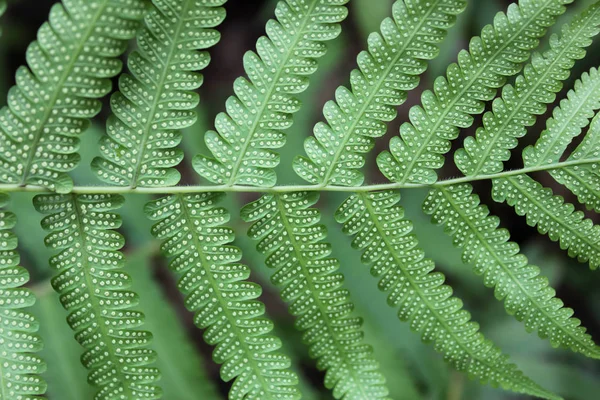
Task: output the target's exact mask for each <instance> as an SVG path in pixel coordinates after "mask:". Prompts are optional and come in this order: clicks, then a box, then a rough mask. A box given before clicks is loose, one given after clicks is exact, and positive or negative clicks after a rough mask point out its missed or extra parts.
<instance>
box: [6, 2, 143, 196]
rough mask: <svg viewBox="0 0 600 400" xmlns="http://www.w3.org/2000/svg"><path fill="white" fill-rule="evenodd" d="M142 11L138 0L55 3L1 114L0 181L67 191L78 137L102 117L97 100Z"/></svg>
mask: <svg viewBox="0 0 600 400" xmlns="http://www.w3.org/2000/svg"><path fill="white" fill-rule="evenodd" d="M143 12H144V4H143V2H142V1H140V0H90V1H88V0H85V1H84V0H71V1H65V3H64V5H62V4H55V5H54V7H52V9H51V11H50V19H49V22H48V23H45V24H44V25H42V27H41V28H40V30H39V32H38V40H37V41H34V42H33V43H32V44H31V45H30V46H29V48H28V49H27V61H28V65H29V68H27V67H24V66H23V67H21V68H19V69H18V70H17V73H16V85H15V86H13V87H12V88H11V90H10V92H9V95H8V105H7V106H5V107H4V108H3V109H2V110H0V181H2V182H4V183H13V184H23V185H25V184H31V185H38V186H44V187H47V188H50V189H53V190H56V191H58V192H68V191H69V190H71V188H72V186H73V181H72V179H71V178H70V177H69V176H68V175H67V172H68V171H70V170H72V169H73V168H75V166H76V165H77V164H78V162H79V155H78V154H77V150H78V148H79V138H78V136H79V135H80V134H81V133H82V132H83V131H84V130H85V129H86V128H87V126H88V125H89V119H90V118H92V117H93V116H95V115H96V114H97V113H98V112H99V111H100V106H101V104H100V102H99V101H98V100H96V99H98V98H100V97H102V96H104V95H106V94H107V93H109V92H110V90H111V82H110V78H112V77H114V76H115V75H117V74H118V73H119V72H120V71H121V61H120V60H118V59H117V57H118V56H120V55H121V54H122V53H123V51H124V50H125V48H126V43H125V41H126V40H128V39H130V38H132V37H133V36H134V35H135V32H136V29H137V27H138V20H139V19H140V18H141V17H142V15H143Z"/></svg>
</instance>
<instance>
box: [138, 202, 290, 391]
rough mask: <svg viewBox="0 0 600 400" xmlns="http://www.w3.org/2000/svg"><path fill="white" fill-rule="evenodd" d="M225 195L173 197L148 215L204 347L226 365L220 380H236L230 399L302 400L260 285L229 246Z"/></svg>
mask: <svg viewBox="0 0 600 400" xmlns="http://www.w3.org/2000/svg"><path fill="white" fill-rule="evenodd" d="M221 197H222V193H202V194H197V195H194V194H189V195H173V196H167V197H163V198H161V199H158V200H155V201H153V202H150V203H148V205H147V207H146V212H147V214H148V215H149V216H150V218H152V219H155V220H158V221H159V222H157V223H156V224H155V225H154V227H153V229H152V233H153V234H154V235H155V236H156V237H157V238H159V239H163V240H164V242H163V245H162V250H163V253H164V254H165V255H166V256H168V257H172V261H171V262H170V267H171V269H172V270H174V271H175V272H177V273H179V274H180V276H181V278H180V280H179V283H178V287H179V290H180V291H181V292H182V293H183V294H184V295H185V296H186V298H185V305H186V307H187V308H188V309H189V310H191V311H194V312H195V317H194V322H195V324H196V325H197V326H198V327H199V328H202V329H206V331H205V332H204V340H205V341H206V342H207V343H208V344H210V345H214V346H216V347H215V350H214V352H213V359H214V360H215V361H216V362H217V363H219V364H223V366H222V368H221V377H222V379H223V380H225V381H230V380H232V379H234V378H235V381H234V383H233V385H232V387H231V391H230V393H229V398H230V399H232V400H251V399H253V400H263V399H298V398H300V393H299V392H298V390H297V388H296V383H297V380H298V379H297V377H296V375H295V374H294V373H293V372H291V371H290V370H289V367H290V360H289V358H288V357H286V356H284V355H282V354H280V353H278V352H277V350H278V349H279V348H280V347H281V341H280V340H279V339H278V338H276V337H275V336H273V335H272V334H271V333H270V332H271V331H272V330H273V324H272V323H271V321H269V320H268V319H267V318H265V317H264V313H265V310H264V305H263V303H261V302H260V301H258V300H256V299H257V298H258V296H260V294H261V288H260V286H259V285H257V284H255V283H252V282H248V281H247V279H248V277H249V276H250V269H249V268H248V267H246V266H245V265H242V264H239V263H238V261H239V260H240V259H241V251H240V250H239V249H238V248H237V247H234V246H231V245H230V244H229V243H231V241H232V240H233V237H234V232H233V230H232V229H230V228H227V227H224V226H223V223H225V222H227V221H228V220H229V213H228V212H227V210H225V209H224V208H221V207H218V203H219V200H220V198H221Z"/></svg>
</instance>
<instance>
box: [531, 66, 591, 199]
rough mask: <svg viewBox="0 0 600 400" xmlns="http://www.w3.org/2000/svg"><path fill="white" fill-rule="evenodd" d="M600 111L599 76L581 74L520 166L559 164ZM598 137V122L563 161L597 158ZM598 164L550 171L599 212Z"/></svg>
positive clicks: (564, 167)
mask: <svg viewBox="0 0 600 400" xmlns="http://www.w3.org/2000/svg"><path fill="white" fill-rule="evenodd" d="M598 109H600V73H599V72H598V70H597V69H595V68H592V69H591V70H590V71H589V73H583V75H582V76H581V79H578V80H577V81H576V82H575V85H574V88H573V89H572V90H570V91H569V92H568V93H567V98H565V99H563V100H562V101H561V102H560V106H559V107H556V108H555V109H554V112H553V117H552V118H549V119H548V121H547V122H546V124H547V127H546V129H545V130H544V131H543V132H542V134H541V135H540V138H539V139H538V141H537V142H536V143H535V145H533V146H529V147H526V148H525V149H524V150H523V163H524V165H525V166H526V167H532V166H538V165H542V166H543V165H546V166H548V167H551V165H552V164H555V163H557V162H559V161H560V159H561V156H562V155H563V154H564V153H565V151H566V150H567V147H568V146H569V144H570V143H571V141H572V140H573V139H574V138H575V137H577V136H579V135H580V134H581V132H582V129H583V128H584V127H586V126H587V125H588V124H589V121H590V119H591V118H592V117H593V116H594V113H595V112H596V111H597V110H598ZM599 138H600V119H599V118H597V117H596V118H595V119H594V122H593V123H592V124H591V125H590V128H589V130H588V132H587V134H586V136H585V137H584V139H583V140H582V142H581V143H580V144H579V145H578V146H577V148H576V149H575V151H573V152H572V153H571V154H570V155H569V156H568V157H567V158H566V161H582V162H583V161H585V160H588V159H594V158H598V153H597V151H596V149H597V148H598V139H599ZM597 169H598V164H597V163H590V164H583V165H576V166H563V167H561V168H560V169H551V170H550V171H549V172H550V174H551V175H552V177H553V178H554V179H555V180H556V181H557V182H559V183H561V184H563V185H565V186H566V187H567V188H568V189H569V190H571V191H572V192H573V193H574V194H575V195H577V197H578V199H579V201H580V202H581V203H583V204H585V205H586V206H587V207H588V208H592V209H595V210H600V180H599V178H598V172H597Z"/></svg>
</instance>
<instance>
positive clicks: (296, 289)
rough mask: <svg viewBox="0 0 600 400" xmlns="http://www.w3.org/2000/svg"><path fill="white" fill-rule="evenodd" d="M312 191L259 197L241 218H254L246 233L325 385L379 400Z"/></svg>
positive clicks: (373, 366) (372, 366)
mask: <svg viewBox="0 0 600 400" xmlns="http://www.w3.org/2000/svg"><path fill="white" fill-rule="evenodd" d="M318 198H319V195H318V193H315V192H311V193H307V192H298V193H290V194H282V195H265V196H263V197H261V198H260V199H259V200H257V201H255V202H253V203H250V204H248V205H246V206H245V207H244V208H243V209H242V211H241V214H242V218H244V219H245V220H246V221H248V222H254V224H253V225H252V226H251V227H250V229H249V231H248V235H249V236H250V237H251V238H253V239H255V240H257V241H259V243H258V245H257V249H258V250H259V252H261V253H262V254H264V255H266V256H267V259H266V264H267V266H268V267H269V268H272V269H274V270H275V273H274V274H273V276H272V278H271V280H272V282H273V283H274V285H275V286H278V287H280V288H281V296H282V298H283V300H284V301H286V302H288V303H290V306H289V309H290V313H291V314H293V315H294V316H296V318H297V320H296V327H297V328H298V329H299V330H301V331H303V332H304V336H303V339H304V341H305V343H306V344H307V345H308V346H310V354H311V357H313V358H316V359H318V362H317V367H318V368H319V369H322V370H326V375H325V386H326V387H327V388H329V389H332V390H333V396H334V397H335V398H336V399H346V400H350V399H357V400H358V399H364V400H367V399H382V398H386V396H387V395H388V392H389V391H388V389H387V388H386V386H385V378H384V377H383V374H382V373H381V372H380V371H379V365H378V363H377V361H375V359H374V357H373V349H372V348H371V347H370V346H369V345H367V344H365V343H364V341H363V332H362V322H361V319H360V318H357V317H354V316H352V315H351V313H352V311H353V309H354V304H352V301H351V299H350V293H349V292H348V290H346V289H344V288H343V285H342V283H343V275H342V274H340V273H339V272H336V271H337V270H338V269H339V262H338V260H336V259H334V258H330V257H329V256H330V254H331V245H329V244H328V243H325V242H324V240H323V239H324V238H325V237H326V236H327V231H326V229H325V226H323V225H319V224H318V223H319V220H320V218H321V215H320V212H319V210H317V209H315V208H310V207H311V206H312V205H314V204H315V203H316V202H317V201H318Z"/></svg>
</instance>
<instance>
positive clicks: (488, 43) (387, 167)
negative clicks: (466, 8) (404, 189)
mask: <svg viewBox="0 0 600 400" xmlns="http://www.w3.org/2000/svg"><path fill="white" fill-rule="evenodd" d="M570 2H571V0H522V1H521V2H520V3H519V5H517V4H511V5H510V6H509V8H508V10H507V13H506V14H504V13H498V14H497V15H496V17H495V19H494V25H493V26H491V25H488V26H486V27H485V28H484V29H483V30H482V32H481V36H480V37H475V38H473V39H472V40H471V43H470V46H469V51H466V50H463V51H461V52H460V53H459V55H458V64H456V63H454V64H451V65H450V66H449V67H448V69H447V73H446V76H445V77H439V78H438V79H436V80H435V84H434V89H433V91H429V90H428V91H425V92H424V93H423V95H422V96H421V101H422V106H419V105H416V106H413V107H412V108H411V109H410V112H409V117H410V122H406V123H404V124H403V125H402V126H401V127H400V136H395V137H394V138H392V140H391V141H390V151H389V152H388V151H384V152H382V153H380V154H379V156H378V158H377V163H378V165H379V169H380V170H381V171H382V172H383V173H384V174H385V175H386V177H387V178H388V179H390V180H391V181H394V182H399V183H407V182H408V183H434V182H435V181H436V180H437V174H436V172H435V170H436V169H438V168H440V167H441V166H442V165H443V164H444V156H443V155H444V154H445V153H447V152H448V151H449V150H450V141H451V140H453V139H456V137H457V136H458V132H459V128H467V127H469V126H471V125H472V124H473V117H472V115H475V114H481V113H482V112H483V111H484V102H486V101H489V100H492V99H493V98H494V96H495V94H496V89H497V88H499V87H501V86H502V85H504V84H505V82H506V79H507V78H508V77H510V76H513V75H516V74H517V73H518V72H519V71H520V69H521V66H522V64H523V63H524V62H525V61H526V60H527V59H528V58H529V55H530V51H531V50H533V49H534V48H535V47H536V46H537V45H538V42H539V41H538V38H540V37H542V36H543V35H544V34H545V33H546V30H547V27H548V26H550V25H552V24H553V23H554V22H555V20H556V17H557V16H558V15H560V14H562V13H563V12H564V10H565V7H564V4H568V3H570Z"/></svg>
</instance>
